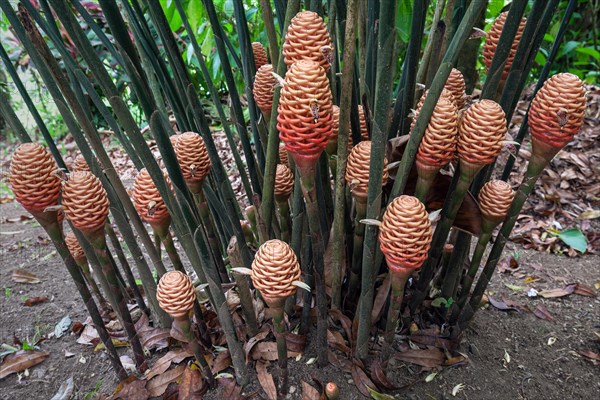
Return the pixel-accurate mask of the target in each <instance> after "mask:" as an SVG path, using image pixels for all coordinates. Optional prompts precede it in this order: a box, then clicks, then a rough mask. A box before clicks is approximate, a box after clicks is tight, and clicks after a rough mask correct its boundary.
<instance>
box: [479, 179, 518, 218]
mask: <svg viewBox="0 0 600 400" xmlns="http://www.w3.org/2000/svg"><path fill="white" fill-rule="evenodd" d="M514 197H515V192H514V190H513V189H512V188H511V187H510V185H509V184H508V183H506V182H504V181H500V180H491V181H489V182H487V183H486V184H485V185H483V187H482V188H481V190H480V191H479V206H480V208H481V215H482V217H483V218H484V219H487V220H488V221H490V222H491V224H492V225H493V226H496V225H497V224H499V223H500V222H502V221H503V220H504V218H505V217H506V214H507V213H508V209H509V208H510V205H511V203H512V201H513V199H514Z"/></svg>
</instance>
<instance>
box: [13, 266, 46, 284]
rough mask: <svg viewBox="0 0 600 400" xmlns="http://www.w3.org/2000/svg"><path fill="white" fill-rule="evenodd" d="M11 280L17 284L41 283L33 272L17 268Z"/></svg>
mask: <svg viewBox="0 0 600 400" xmlns="http://www.w3.org/2000/svg"><path fill="white" fill-rule="evenodd" d="M11 278H12V280H13V282H16V283H40V282H41V281H40V280H39V278H38V277H37V275H36V274H34V273H33V272H29V271H25V270H24V269H21V268H17V269H15V270H13V272H12V275H11Z"/></svg>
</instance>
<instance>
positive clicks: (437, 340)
mask: <svg viewBox="0 0 600 400" xmlns="http://www.w3.org/2000/svg"><path fill="white" fill-rule="evenodd" d="M410 340H411V341H412V342H414V343H417V344H424V345H426V346H433V347H437V348H439V349H442V350H450V351H452V350H455V349H456V348H458V345H459V342H458V341H457V340H450V339H446V338H443V337H440V332H439V330H438V329H421V330H419V331H417V332H415V333H413V334H412V335H410Z"/></svg>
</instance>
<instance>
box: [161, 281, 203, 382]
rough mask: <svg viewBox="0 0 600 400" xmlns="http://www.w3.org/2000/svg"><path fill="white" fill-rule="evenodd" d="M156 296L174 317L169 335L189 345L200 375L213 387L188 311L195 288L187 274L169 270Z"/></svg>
mask: <svg viewBox="0 0 600 400" xmlns="http://www.w3.org/2000/svg"><path fill="white" fill-rule="evenodd" d="M156 298H157V299H158V304H159V305H160V308H162V309H163V310H165V312H167V313H168V314H169V315H171V316H172V317H173V319H174V322H173V325H171V336H172V337H174V338H176V339H177V340H180V341H182V342H184V343H189V346H190V348H191V350H192V352H193V353H194V356H195V357H196V361H198V363H199V364H200V367H201V368H202V376H203V377H204V379H206V381H207V383H208V384H209V387H210V388H214V387H215V380H214V377H213V374H212V371H211V370H210V367H209V366H208V363H207V362H206V359H205V358H204V354H203V353H202V347H201V346H200V343H199V342H198V339H196V337H195V335H194V332H193V330H192V325H191V322H190V318H189V312H190V311H191V310H192V309H193V308H194V305H195V304H196V289H195V288H194V284H193V283H192V280H191V279H190V277H189V276H187V275H186V274H185V273H184V272H181V271H170V272H167V273H166V274H164V275H163V276H162V277H161V278H160V280H159V281H158V287H157V290H156Z"/></svg>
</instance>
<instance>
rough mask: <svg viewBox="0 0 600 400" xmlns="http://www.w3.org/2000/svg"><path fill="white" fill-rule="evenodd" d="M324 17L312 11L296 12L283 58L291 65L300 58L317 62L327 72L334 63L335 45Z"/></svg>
mask: <svg viewBox="0 0 600 400" xmlns="http://www.w3.org/2000/svg"><path fill="white" fill-rule="evenodd" d="M332 46H333V45H332V43H331V38H330V37H329V32H328V31H327V27H326V26H325V23H324V22H323V18H321V16H319V14H317V13H315V12H312V11H302V12H299V13H298V14H296V16H295V17H294V18H292V20H291V22H290V26H289V27H288V30H287V33H286V35H285V40H284V42H283V59H284V61H285V63H286V64H287V65H288V67H289V66H291V65H293V64H294V63H295V62H297V61H300V60H312V61H315V62H317V63H318V64H319V65H320V66H321V67H322V68H323V69H324V70H325V72H327V71H329V68H330V66H331V64H332V63H333V47H332Z"/></svg>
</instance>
